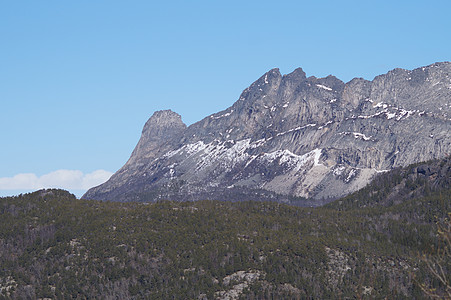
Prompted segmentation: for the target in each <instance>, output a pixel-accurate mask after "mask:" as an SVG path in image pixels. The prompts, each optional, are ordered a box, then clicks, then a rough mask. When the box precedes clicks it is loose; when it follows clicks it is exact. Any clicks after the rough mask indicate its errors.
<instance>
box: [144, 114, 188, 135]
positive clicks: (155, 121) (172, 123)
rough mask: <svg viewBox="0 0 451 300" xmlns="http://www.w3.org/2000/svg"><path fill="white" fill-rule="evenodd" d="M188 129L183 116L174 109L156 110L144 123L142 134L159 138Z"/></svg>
mask: <svg viewBox="0 0 451 300" xmlns="http://www.w3.org/2000/svg"><path fill="white" fill-rule="evenodd" d="M185 129H186V125H185V124H184V123H183V121H182V117H181V116H180V115H179V114H178V113H176V112H173V111H172V110H170V109H168V110H160V111H156V112H154V114H153V115H152V116H151V117H150V118H149V120H148V121H147V122H146V124H145V125H144V128H143V131H142V134H143V135H145V136H148V137H149V138H158V137H162V136H167V135H168V134H169V135H173V134H174V133H175V134H177V133H180V132H181V131H183V130H185Z"/></svg>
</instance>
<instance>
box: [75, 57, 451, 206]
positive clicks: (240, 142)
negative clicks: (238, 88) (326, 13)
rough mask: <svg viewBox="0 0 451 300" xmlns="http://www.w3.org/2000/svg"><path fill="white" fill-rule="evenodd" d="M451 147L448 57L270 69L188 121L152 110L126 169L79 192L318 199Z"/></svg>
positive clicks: (113, 196)
mask: <svg viewBox="0 0 451 300" xmlns="http://www.w3.org/2000/svg"><path fill="white" fill-rule="evenodd" d="M449 153H451V63H449V62H443V63H436V64H433V65H430V66H427V67H422V68H418V69H415V70H412V71H409V70H403V69H395V70H392V71H390V72H388V73H387V74H384V75H380V76H377V77H376V78H374V80H373V81H368V80H364V79H362V78H355V79H353V80H351V81H350V82H348V83H344V82H342V81H341V80H339V79H337V78H335V77H334V76H331V75H330V76H328V77H326V78H315V77H313V76H312V77H306V74H305V73H304V72H303V71H302V69H300V68H299V69H296V70H294V71H293V72H292V73H290V74H287V75H283V76H282V75H281V74H280V72H279V70H278V69H273V70H270V71H269V72H267V73H266V74H264V75H263V76H262V77H260V78H259V79H258V80H257V81H256V82H254V83H253V84H252V85H251V86H250V87H249V88H247V89H245V90H244V91H243V93H242V94H241V96H240V97H239V99H238V100H237V101H236V102H235V103H234V104H233V105H232V106H231V107H229V108H228V109H226V110H224V111H222V112H218V113H215V114H213V115H211V116H208V117H206V118H205V119H203V120H201V121H199V122H197V123H195V124H193V125H191V126H189V127H186V126H185V125H184V124H183V123H182V121H181V118H180V116H179V115H177V114H176V113H174V112H171V111H161V112H156V113H155V114H154V115H153V116H152V117H151V118H150V119H149V121H148V122H147V123H146V125H145V126H144V129H143V133H142V136H141V139H140V141H139V143H138V145H137V146H136V148H135V150H134V151H133V153H132V155H131V157H130V159H129V161H128V162H127V163H126V164H125V165H124V167H122V168H121V169H120V170H119V171H118V172H117V173H116V174H115V175H113V176H112V177H111V179H110V180H109V181H108V182H106V183H105V184H103V185H100V186H98V187H95V188H93V189H91V190H89V191H88V192H87V193H86V194H85V195H84V196H83V198H86V199H100V200H112V201H156V200H159V199H173V200H196V199H218V200H242V199H272V200H276V201H289V199H291V197H305V198H308V199H310V201H309V202H305V203H308V205H319V204H323V203H325V202H327V201H329V200H331V199H334V198H337V197H340V196H343V195H346V194H348V193H350V192H353V191H356V190H358V189H360V188H362V187H363V186H365V185H366V184H367V183H369V182H370V181H371V179H372V178H373V176H374V175H375V174H377V173H378V172H385V171H387V170H390V169H392V168H394V167H398V166H406V165H409V164H412V163H415V162H420V161H426V160H430V159H434V158H441V157H445V156H446V155H449Z"/></svg>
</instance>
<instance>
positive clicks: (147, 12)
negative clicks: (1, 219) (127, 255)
mask: <svg viewBox="0 0 451 300" xmlns="http://www.w3.org/2000/svg"><path fill="white" fill-rule="evenodd" d="M450 11H451V1H449V0H446V1H445V0H443V1H435V0H429V1H415V0H413V1H412V0H411V1H385V0H383V1H362V0H360V1H262V0H259V1H195V0H193V1H140V0H136V1H113V0H108V1H103V0H98V1H83V0H82V1H56V0H55V1H3V2H2V4H1V7H0V38H1V40H0V43H1V44H0V45H1V47H0V87H1V88H0V101H1V110H0V128H1V130H0V141H1V147H0V196H1V195H9V194H14V193H16V192H17V191H18V190H20V191H25V190H31V189H33V188H35V187H39V186H40V185H43V186H44V185H49V186H51V185H55V186H58V184H59V183H61V187H66V188H69V189H70V190H71V191H73V192H76V193H78V195H80V194H81V193H82V191H83V190H84V189H86V188H87V187H88V186H89V184H90V183H91V182H94V181H91V179H92V178H93V177H95V176H96V174H97V175H98V176H99V177H102V176H106V175H107V174H109V172H115V171H116V170H118V169H119V168H120V167H121V166H122V165H123V164H124V163H125V162H126V160H127V159H128V157H129V155H130V154H131V151H132V150H133V148H134V146H135V145H136V143H137V141H138V139H139V136H140V133H141V129H142V126H143V125H144V123H145V122H146V120H147V119H148V118H149V117H150V116H151V115H152V113H153V112H154V111H155V110H160V109H172V110H174V111H176V112H178V113H179V114H181V115H182V118H183V120H184V122H185V123H187V124H188V125H189V124H192V123H194V122H196V121H199V120H200V119H202V118H203V117H205V116H207V115H209V114H211V113H214V112H217V111H220V110H222V109H225V108H227V107H228V106H230V105H232V104H233V102H235V101H236V100H237V99H238V97H239V95H240V93H241V91H242V90H243V89H245V88H246V87H247V86H248V85H250V84H251V83H252V82H253V81H254V80H256V79H257V78H258V77H260V76H261V75H262V74H263V73H265V72H266V71H268V70H269V69H271V68H275V67H278V68H280V70H281V72H282V73H289V72H291V71H292V70H294V69H295V68H297V67H302V68H303V69H304V71H305V72H306V73H307V75H308V76H310V75H314V76H317V77H323V76H327V75H329V74H333V75H335V76H337V77H338V78H340V79H342V80H343V81H349V80H351V79H352V78H353V77H364V78H366V79H370V80H371V79H373V77H374V76H376V75H379V74H382V73H386V72H387V71H389V70H390V69H393V68H395V67H401V68H405V69H412V68H415V67H420V66H423V65H428V64H431V63H434V62H437V61H449V60H451V17H450ZM58 170H66V171H58ZM67 170H71V171H70V172H69V171H67ZM98 170H105V171H107V172H103V173H102V172H101V171H99V172H100V173H99V172H98V173H94V174H93V172H95V171H98ZM56 171H58V172H56ZM55 172H56V173H55ZM23 173H28V175H26V176H25V175H20V176H18V177H17V176H16V175H18V174H23ZM102 174H103V175H102ZM14 176H16V178H14ZM71 176H72V177H71ZM89 176H91V177H89ZM21 180H22V181H23V182H22V181H21ZM58 180H59V181H58ZM65 180H66V181H70V180H74V182H72V184H68V183H65ZM77 180H78V181H77ZM80 180H84V183H83V184H80ZM30 181H33V182H34V183H33V184H31V183H29V182H30ZM21 182H22V183H21ZM27 182H28V183H27ZM53 182H56V183H53ZM27 184H28V185H30V187H28V188H27Z"/></svg>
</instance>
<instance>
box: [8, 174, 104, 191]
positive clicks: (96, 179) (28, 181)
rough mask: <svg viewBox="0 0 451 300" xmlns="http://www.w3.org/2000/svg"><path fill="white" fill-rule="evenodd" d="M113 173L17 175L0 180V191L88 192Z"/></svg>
mask: <svg viewBox="0 0 451 300" xmlns="http://www.w3.org/2000/svg"><path fill="white" fill-rule="evenodd" d="M111 175H113V173H111V172H108V171H105V170H97V171H94V172H92V173H88V174H83V172H82V171H79V170H57V171H54V172H51V173H48V174H45V175H42V176H37V175H36V174H33V173H23V174H17V175H15V176H13V177H3V178H0V190H37V189H43V188H60V189H66V190H88V189H90V188H91V187H94V186H97V185H99V184H102V183H104V182H105V181H107V180H108V179H109V178H110V177H111Z"/></svg>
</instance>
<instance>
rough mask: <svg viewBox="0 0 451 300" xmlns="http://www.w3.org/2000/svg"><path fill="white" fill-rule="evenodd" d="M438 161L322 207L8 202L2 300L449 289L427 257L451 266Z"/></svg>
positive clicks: (393, 294) (49, 197) (407, 295)
mask: <svg viewBox="0 0 451 300" xmlns="http://www.w3.org/2000/svg"><path fill="white" fill-rule="evenodd" d="M433 164H436V166H438V167H437V168H438V169H435V168H434V167H432V168H429V171H431V173H427V172H428V171H427V169H426V172H423V168H422V167H420V166H412V167H411V168H410V169H400V170H397V171H394V173H387V174H384V175H383V176H381V177H380V179H378V180H379V182H381V184H383V185H384V186H385V185H387V191H385V190H383V189H381V188H380V187H378V190H375V189H374V187H376V185H377V182H378V181H377V180H376V181H375V183H374V186H373V188H372V187H371V186H370V187H368V188H367V189H366V190H363V191H362V192H360V193H357V194H354V195H351V196H349V197H348V198H345V199H340V200H338V201H337V202H334V203H333V204H331V205H330V206H326V207H319V208H305V207H304V208H303V207H294V206H288V205H283V204H278V203H274V202H252V201H249V202H235V203H232V202H220V201H199V202H170V201H160V202H157V203H149V204H147V203H133V202H131V203H119V202H100V201H85V200H78V199H76V198H75V196H73V195H71V194H70V193H68V192H65V191H61V190H42V191H38V192H34V193H30V194H25V195H20V196H17V197H8V198H0V219H1V222H0V253H1V255H0V266H1V267H0V299H2V298H6V299H9V298H13V299H26V298H29V299H36V298H54V299H74V298H75V299H76V298H78V299H85V298H99V297H100V298H104V299H238V298H239V297H243V298H246V299H301V298H302V299H304V298H314V299H345V298H352V299H354V298H371V299H373V298H375V299H382V298H387V299H422V298H425V297H426V295H425V293H424V292H423V290H422V288H421V286H420V285H421V284H423V285H424V287H423V288H428V287H430V288H436V290H435V292H436V293H441V292H444V287H443V285H442V284H441V283H440V282H439V280H438V279H436V277H434V276H433V275H432V274H431V272H430V270H429V269H428V267H427V264H426V262H427V261H430V260H431V259H441V260H439V263H440V265H441V266H442V268H444V271H445V274H446V273H447V274H449V270H450V259H449V256H445V257H443V256H440V255H438V254H437V253H440V252H437V249H438V248H443V247H446V246H447V245H446V244H444V242H443V240H442V235H441V234H437V233H438V226H437V224H439V225H440V224H446V219H447V213H449V212H450V211H451V204H450V202H451V201H450V195H451V190H450V187H449V176H448V179H447V180H446V178H445V177H443V178H444V180H441V179H440V178H441V175H440V174H442V173H440V172H443V170H446V168H448V171H447V172H449V160H443V161H439V162H433V163H432V164H430V166H433ZM446 166H447V167H446ZM435 170H437V172H438V173H437V172H436V173H435V174H437V175H434V174H433V173H434V172H435ZM440 170H442V171H440ZM396 172H398V173H396ZM412 174H416V175H415V176H416V178H417V179H418V178H423V177H421V176H425V177H424V178H426V180H421V179H418V180H417V179H415V178H414V177H415V176H414V175H412ZM419 174H421V175H419ZM447 174H449V173H447ZM387 176H388V177H387ZM390 176H392V177H390ZM398 176H399V177H400V178H399V180H398V179H396V180H395V179H394V178H398ZM387 178H388V179H390V178H393V180H389V181H391V183H386V180H387ZM424 178H423V179H424ZM402 182H404V184H401V183H402ZM431 183H433V184H432V185H431ZM400 184H401V185H400ZM409 190H410V192H409ZM365 191H366V192H365ZM381 195H382V196H381ZM387 195H389V196H387ZM390 195H392V196H390ZM387 199H388V200H387ZM396 199H400V200H399V201H398V200H396ZM356 200H357V201H356ZM356 203H357V204H358V205H357V204H356ZM362 203H366V204H364V205H361V204H362ZM351 204H352V205H351ZM354 204H355V205H354ZM364 206H366V207H364ZM442 226H445V225H442ZM442 232H443V230H442ZM448 246H449V245H448ZM442 253H443V252H442ZM448 253H449V252H448ZM422 254H424V255H425V259H422ZM448 283H449V282H448Z"/></svg>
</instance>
